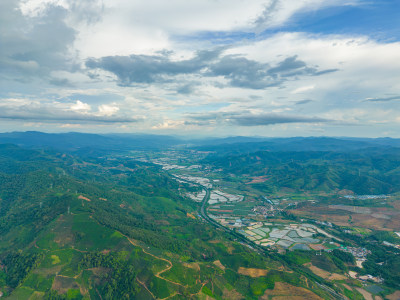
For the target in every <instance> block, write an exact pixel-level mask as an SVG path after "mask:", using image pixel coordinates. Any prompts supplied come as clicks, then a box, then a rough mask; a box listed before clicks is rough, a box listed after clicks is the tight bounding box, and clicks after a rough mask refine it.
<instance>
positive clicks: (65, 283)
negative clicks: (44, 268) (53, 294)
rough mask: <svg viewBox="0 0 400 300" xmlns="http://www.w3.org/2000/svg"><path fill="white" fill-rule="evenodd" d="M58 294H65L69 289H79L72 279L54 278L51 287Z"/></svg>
mask: <svg viewBox="0 0 400 300" xmlns="http://www.w3.org/2000/svg"><path fill="white" fill-rule="evenodd" d="M51 288H52V289H53V290H56V291H57V292H58V293H59V294H64V293H66V292H67V291H68V290H69V289H80V286H79V285H78V284H77V283H76V281H75V279H74V278H69V277H61V276H56V277H55V278H54V281H53V285H52V287H51Z"/></svg>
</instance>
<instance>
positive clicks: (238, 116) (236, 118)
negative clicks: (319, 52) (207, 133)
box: [189, 112, 333, 126]
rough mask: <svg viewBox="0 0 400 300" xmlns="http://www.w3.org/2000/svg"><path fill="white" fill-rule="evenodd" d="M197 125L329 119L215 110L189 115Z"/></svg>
mask: <svg viewBox="0 0 400 300" xmlns="http://www.w3.org/2000/svg"><path fill="white" fill-rule="evenodd" d="M189 118H191V119H192V120H193V122H194V123H196V124H197V125H210V124H213V125H216V124H225V125H226V124H230V125H238V126H268V125H275V124H288V123H327V122H333V121H332V120H329V119H324V118H319V117H308V116H301V115H284V114H275V113H250V112H244V113H243V112H213V113H208V114H193V115H191V116H189Z"/></svg>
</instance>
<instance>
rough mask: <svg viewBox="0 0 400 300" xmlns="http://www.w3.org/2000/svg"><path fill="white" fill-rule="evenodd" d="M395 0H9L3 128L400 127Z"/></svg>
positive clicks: (211, 131) (1, 36) (314, 132)
mask: <svg viewBox="0 0 400 300" xmlns="http://www.w3.org/2000/svg"><path fill="white" fill-rule="evenodd" d="M399 12H400V3H398V2H397V1H394V0H384V1H377V0H373V1H368V2H367V1H363V0H353V1H347V0H332V1H323V0H301V1H294V0H290V1H282V0H257V1H253V2H251V3H245V2H243V1H241V0H234V1H225V0H224V1H197V0H196V1H191V2H190V3H188V2H185V1H182V0H174V1H172V2H169V3H168V4H166V3H165V2H164V1H160V0H151V1H135V2H134V3H133V2H131V1H126V0H118V1H111V0H104V1H103V0H93V1H90V4H88V2H86V1H83V2H81V3H75V2H74V1H70V0H39V1H38V0H4V1H2V2H1V4H0V24H1V25H2V26H0V43H1V44H2V49H1V50H0V66H1V68H0V87H1V93H0V131H25V130H26V129H35V130H38V131H47V132H49V131H53V132H65V131H71V130H74V131H78V132H88V133H101V132H108V133H134V132H143V133H145V134H160V135H171V134H173V135H188V136H212V135H214V136H220V137H222V136H232V135H233V136H268V137H292V136H347V137H354V136H357V137H363V138H367V137H371V138H372V137H373V138H378V137H383V136H390V137H393V138H400V118H399V116H398V113H397V112H398V111H400V85H399V82H400V80H399V79H400V73H399V72H398V70H399V69H400V30H399V28H400V16H399Z"/></svg>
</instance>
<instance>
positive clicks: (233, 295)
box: [223, 289, 244, 300]
mask: <svg viewBox="0 0 400 300" xmlns="http://www.w3.org/2000/svg"><path fill="white" fill-rule="evenodd" d="M223 299H229V300H240V299H244V297H243V295H242V294H240V293H239V292H238V291H236V290H235V289H232V290H228V289H224V294H223Z"/></svg>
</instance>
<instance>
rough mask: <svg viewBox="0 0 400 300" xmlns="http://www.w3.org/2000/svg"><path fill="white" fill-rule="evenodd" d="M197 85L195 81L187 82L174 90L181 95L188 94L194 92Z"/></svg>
mask: <svg viewBox="0 0 400 300" xmlns="http://www.w3.org/2000/svg"><path fill="white" fill-rule="evenodd" d="M197 85H198V84H196V83H188V84H185V85H182V86H180V87H179V88H178V89H177V90H176V92H177V93H178V94H182V95H190V94H192V93H194V92H195V90H196V86H197Z"/></svg>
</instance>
